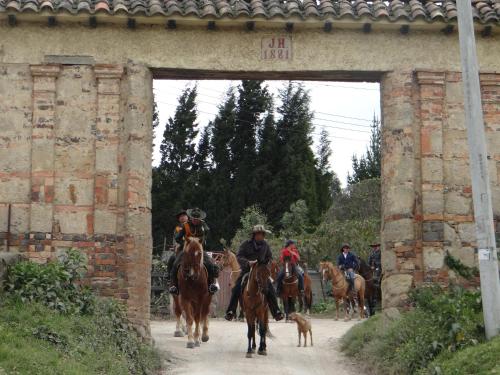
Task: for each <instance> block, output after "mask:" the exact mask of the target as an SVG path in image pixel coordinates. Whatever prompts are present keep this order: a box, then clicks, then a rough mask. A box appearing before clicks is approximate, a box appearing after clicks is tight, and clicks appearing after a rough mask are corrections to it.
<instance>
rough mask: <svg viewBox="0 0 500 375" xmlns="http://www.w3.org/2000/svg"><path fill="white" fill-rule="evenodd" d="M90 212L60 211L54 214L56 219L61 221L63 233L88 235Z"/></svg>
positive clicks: (57, 210)
mask: <svg viewBox="0 0 500 375" xmlns="http://www.w3.org/2000/svg"><path fill="white" fill-rule="evenodd" d="M90 210H91V209H89V210H75V211H71V210H66V209H65V210H59V209H57V206H56V210H55V213H54V219H55V220H58V221H59V224H60V226H61V233H75V234H77V233H82V234H83V233H88V225H87V224H88V223H87V219H88V215H89V214H90Z"/></svg>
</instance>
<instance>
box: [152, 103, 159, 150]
mask: <svg viewBox="0 0 500 375" xmlns="http://www.w3.org/2000/svg"><path fill="white" fill-rule="evenodd" d="M152 123H153V124H152V132H153V145H152V146H153V147H154V146H155V145H154V141H155V138H156V133H155V131H156V128H157V127H158V125H160V112H159V111H158V104H156V98H155V97H153V118H152Z"/></svg>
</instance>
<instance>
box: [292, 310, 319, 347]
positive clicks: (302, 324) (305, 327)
mask: <svg viewBox="0 0 500 375" xmlns="http://www.w3.org/2000/svg"><path fill="white" fill-rule="evenodd" d="M289 318H290V320H293V321H294V322H296V323H297V331H298V333H299V345H297V346H298V347H299V348H300V341H301V336H302V335H304V348H305V347H306V346H307V332H309V336H310V337H311V346H313V335H312V328H311V321H310V320H309V319H306V318H304V317H303V316H302V315H300V314H299V313H295V312H293V313H291V314H290V317H289Z"/></svg>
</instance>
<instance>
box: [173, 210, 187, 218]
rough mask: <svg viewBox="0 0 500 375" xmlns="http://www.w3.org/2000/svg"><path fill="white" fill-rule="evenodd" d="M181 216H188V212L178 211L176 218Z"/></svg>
mask: <svg viewBox="0 0 500 375" xmlns="http://www.w3.org/2000/svg"><path fill="white" fill-rule="evenodd" d="M181 215H187V211H186V210H184V209H182V210H179V211H177V213H176V214H175V218H176V219H178V218H179V216H181Z"/></svg>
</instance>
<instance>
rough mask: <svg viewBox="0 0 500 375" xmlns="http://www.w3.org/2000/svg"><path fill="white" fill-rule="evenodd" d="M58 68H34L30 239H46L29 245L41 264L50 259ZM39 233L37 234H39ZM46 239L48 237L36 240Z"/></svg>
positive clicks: (40, 66)
mask: <svg viewBox="0 0 500 375" xmlns="http://www.w3.org/2000/svg"><path fill="white" fill-rule="evenodd" d="M59 72H60V67H59V66H58V65H33V66H31V75H32V76H33V127H32V136H31V138H32V151H31V206H30V231H31V234H30V236H31V237H32V238H34V239H36V240H46V241H47V243H46V244H45V243H44V242H39V243H37V244H36V245H30V246H29V252H30V255H29V256H30V258H32V259H34V260H38V261H41V262H44V261H46V260H47V259H48V258H50V256H51V249H52V248H51V245H50V240H51V235H50V233H51V232H52V224H53V217H54V206H53V200H54V141H55V140H54V132H55V130H54V127H55V104H56V79H57V76H58V75H59ZM37 232H38V233H37ZM40 236H43V237H45V238H37V237H40Z"/></svg>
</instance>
